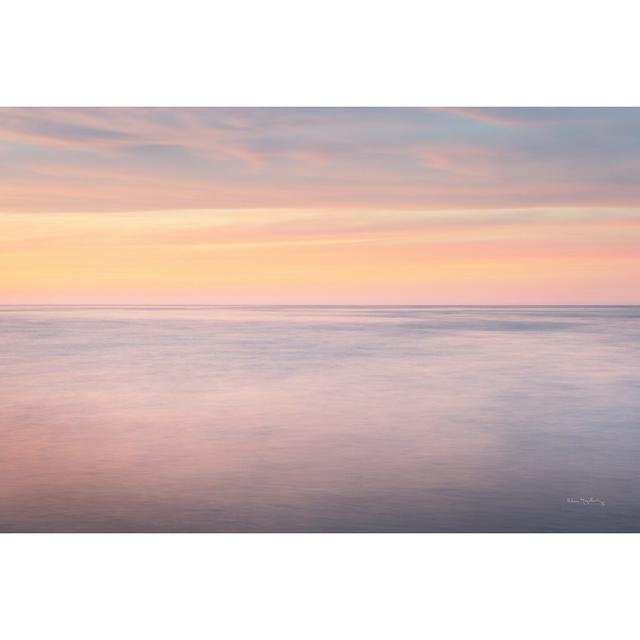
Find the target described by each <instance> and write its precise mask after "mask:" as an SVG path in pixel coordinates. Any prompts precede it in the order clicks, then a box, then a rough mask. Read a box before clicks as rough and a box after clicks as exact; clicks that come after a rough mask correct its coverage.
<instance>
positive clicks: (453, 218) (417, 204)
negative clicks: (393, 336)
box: [0, 108, 640, 304]
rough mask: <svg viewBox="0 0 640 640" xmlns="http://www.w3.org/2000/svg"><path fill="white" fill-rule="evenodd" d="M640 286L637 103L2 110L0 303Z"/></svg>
mask: <svg viewBox="0 0 640 640" xmlns="http://www.w3.org/2000/svg"><path fill="white" fill-rule="evenodd" d="M103 303H104V304H172V303H176V304H639V303H640V109H635V108H547V109H541V108H532V109H523V108H451V109H442V108H437V109H436V108H433V109H428V108H317V109H314V108H281V109H280V108H279V109H274V108H264V109H255V108H251V109H248V108H247V109H245V108H68V109H66V108H64V109H63V108H51V109H44V108H43V109H33V108H28V109H13V108H0V304H103Z"/></svg>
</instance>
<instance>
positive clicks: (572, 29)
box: [0, 0, 640, 640]
mask: <svg viewBox="0 0 640 640" xmlns="http://www.w3.org/2000/svg"><path fill="white" fill-rule="evenodd" d="M638 24H640V20H638V9H637V3H636V2H632V1H629V0H627V1H623V0H609V1H608V2H607V3H602V2H594V1H592V0H582V1H575V0H537V2H533V1H527V2H523V1H521V0H502V1H498V0H484V1H483V2H478V1H477V0H466V1H464V2H462V1H460V0H447V1H446V2H444V1H438V2H428V1H427V2H425V1H424V0H423V1H406V0H395V1H394V2H376V1H375V0H368V1H359V2H356V1H353V0H351V1H347V0H324V1H323V2H318V1H317V0H316V1H314V2H310V1H309V0H269V1H265V0H262V1H259V0H251V1H247V0H234V2H219V1H215V0H208V1H204V0H202V1H200V2H196V1H194V0H181V2H162V1H158V0H154V1H152V0H126V1H125V0H111V1H110V2H97V1H95V0H56V2H51V0H40V1H36V0H20V1H18V0H9V1H8V2H5V3H3V5H2V9H1V11H0V105H2V106H14V105H17V106H44V105H47V106H66V105H73V106H83V105H93V106H95V105H103V106H110V105H112V106H115V105H168V106H198V105H212V106H214V105H232V106H236V105H240V106H280V105H285V106H309V105H313V106H333V105H379V106H383V105H388V106H394V105H401V106H407V105H429V106H451V105H457V106H459V105H480V106H483V105H484V106H495V105H503V106H511V105H525V106H548V105H570V106H574V105H576V106H601V105H609V106H637V105H640V95H639V92H640V83H638V82H637V80H636V78H637V73H638V72H637V60H638V59H640V55H639V54H640V52H639V51H638V48H639V46H638V42H639V41H640V40H639V39H638V37H637V30H638ZM637 551H638V537H637V536H634V535H568V534H564V535H537V536H536V535H396V536H380V535H350V536H334V535H318V536H316V535H298V536H290V535H279V536H273V535H250V536H249V535H247V536H222V535H194V536H164V535H135V536H121V535H111V536H101V535H100V536H95V535H75V536H60V535H27V536H14V535H4V536H2V537H0V598H1V602H2V605H3V611H2V615H1V616H0V634H1V635H2V637H3V638H10V639H11V640H23V639H25V640H26V639H28V640H31V639H37V640H40V639H42V638H52V639H57V638H61V639H64V640H75V639H82V640H86V639H91V640H101V639H103V638H104V639H107V638H108V639H109V640H113V639H118V640H128V639H129V638H131V639H132V640H133V639H135V640H141V639H147V638H148V639H150V640H151V639H153V640H162V639H163V638H171V639H175V638H180V639H181V640H182V639H192V638H194V639H199V638H207V639H209V638H212V637H219V638H221V640H235V639H236V638H242V639H245V638H247V639H251V640H253V639H254V638H255V639H257V638H277V639H278V640H283V639H284V640H286V639H288V638H291V639H293V638H295V639H296V640H313V639H315V638H318V639H322V640H336V639H337V640H341V639H342V638H344V639H345V640H346V639H348V640H360V639H363V640H364V639H366V640H369V639H376V638H381V639H382V638H384V639H385V640H386V639H389V638H394V639H395V638H398V639H401V640H407V639H413V638H420V639H421V640H422V639H423V638H426V637H433V638H434V639H435V640H446V639H448V638H463V639H465V640H466V639H468V638H474V639H475V638H491V639H492V640H493V639H495V640H500V639H501V638H504V639H507V638H508V639H509V640H512V639H514V638H517V639H518V640H527V639H529V638H532V639H535V640H541V639H544V640H546V639H549V638H551V639H555V638H563V639H564V638H580V639H581V640H589V639H591V638H594V639H595V638H603V637H605V638H615V639H616V640H625V639H626V638H631V637H634V636H633V635H632V634H635V633H637V628H638V625H637V621H636V620H635V618H634V617H633V614H632V612H633V611H634V608H633V605H635V602H632V598H633V597H634V595H635V592H636V591H637V589H634V587H635V586H636V585H635V582H636V581H637V575H638V569H639V568H640V567H639V566H638V565H639V557H640V555H639V554H638V553H637Z"/></svg>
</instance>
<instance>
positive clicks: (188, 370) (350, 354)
mask: <svg viewBox="0 0 640 640" xmlns="http://www.w3.org/2000/svg"><path fill="white" fill-rule="evenodd" d="M0 438H1V439H0V442H1V445H0V530H1V531H5V532H7V531H19V532H28V531H35V532H37V531H124V532H126V531H140V532H152V531H176V532H178V531H184V532H197V531H211V532H216V531H220V532H260V531H265V532H273V531H287V532H295V531H301V532H322V531H332V532H488V531H532V532H557V531H640V308H638V307H0ZM591 498H592V499H593V500H590V499H591ZM581 499H582V500H581ZM598 501H602V502H598ZM602 503H604V504H602Z"/></svg>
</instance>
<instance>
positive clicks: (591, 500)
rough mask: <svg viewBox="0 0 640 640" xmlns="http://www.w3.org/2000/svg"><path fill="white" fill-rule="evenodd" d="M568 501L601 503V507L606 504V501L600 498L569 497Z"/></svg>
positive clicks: (586, 503)
mask: <svg viewBox="0 0 640 640" xmlns="http://www.w3.org/2000/svg"><path fill="white" fill-rule="evenodd" d="M567 502H570V503H571V504H584V505H590V504H599V505H600V506H601V507H604V506H605V501H604V500H602V499H600V498H567Z"/></svg>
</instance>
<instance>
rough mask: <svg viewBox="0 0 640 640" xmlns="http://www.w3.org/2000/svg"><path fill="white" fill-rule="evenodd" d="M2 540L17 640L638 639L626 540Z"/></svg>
mask: <svg viewBox="0 0 640 640" xmlns="http://www.w3.org/2000/svg"><path fill="white" fill-rule="evenodd" d="M614 538H615V539H614ZM2 543H3V544H2V545H0V554H1V555H0V560H1V562H2V567H3V579H2V583H1V587H0V589H1V594H0V595H1V596H2V603H3V614H2V616H1V617H0V633H2V637H5V638H11V640H26V639H28V640H31V639H32V638H34V639H35V638H37V639H40V638H52V639H55V640H57V639H58V638H59V639H60V640H76V639H77V640H80V639H82V640H87V639H89V638H90V639H91V640H113V639H114V638H117V639H118V640H129V639H131V640H143V639H147V638H148V639H149V640H163V639H165V638H166V639H172V640H173V639H176V638H179V639H181V640H182V639H200V638H202V639H205V638H206V639H210V638H221V639H224V640H236V639H242V640H244V639H254V638H269V639H271V638H273V639H274V640H276V639H277V640H280V639H287V640H288V639H291V640H293V639H295V640H300V639H304V640H327V639H331V640H343V639H344V640H353V639H358V640H359V639H363V640H365V639H366V640H370V639H373V640H375V639H378V638H379V639H381V640H383V639H384V640H388V639H390V638H394V639H395V638H398V639H402V640H413V639H414V638H415V639H416V640H418V639H420V640H423V639H424V638H434V639H437V640H446V639H449V638H464V639H467V638H488V639H489V638H490V639H492V640H495V639H503V638H504V639H505V640H506V639H509V640H513V639H514V638H517V639H518V640H541V639H556V638H557V639H560V638H572V639H573V638H580V639H581V640H591V639H594V640H595V639H596V638H598V639H601V638H615V639H616V640H625V639H626V638H632V637H635V636H634V634H637V614H636V598H637V589H634V587H635V582H636V579H637V575H638V571H639V570H640V557H639V555H638V554H637V553H636V552H637V538H636V537H635V536H631V535H621V536H615V537H611V536H606V535H588V534H587V535H584V534H582V535H581V534H575V535H553V534H552V535H538V536H535V535H451V536H446V535H330V534H324V535H322V534H320V535H218V536H210V535H129V536H127V535H32V536H6V537H5V538H4V539H3V540H2ZM612 543H615V544H612Z"/></svg>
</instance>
